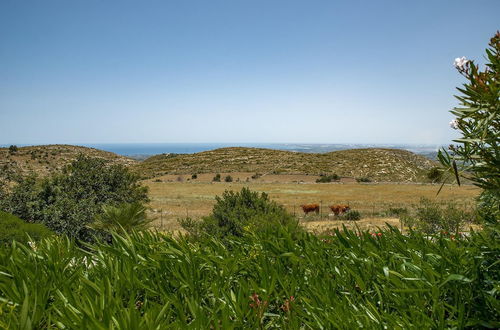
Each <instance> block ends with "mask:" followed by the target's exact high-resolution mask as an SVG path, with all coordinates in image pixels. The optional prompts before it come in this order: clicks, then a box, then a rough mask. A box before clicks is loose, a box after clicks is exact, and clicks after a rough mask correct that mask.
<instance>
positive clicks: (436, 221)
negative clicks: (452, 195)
mask: <svg viewBox="0 0 500 330" xmlns="http://www.w3.org/2000/svg"><path fill="white" fill-rule="evenodd" d="M474 218H475V212H473V211H470V210H461V209H459V208H458V206H457V204H456V203H453V202H449V203H448V204H446V205H440V204H438V203H437V202H434V201H431V200H429V199H426V198H422V199H421V200H420V203H419V205H418V206H417V207H416V211H415V214H414V215H405V216H403V217H402V218H401V221H402V223H403V224H404V225H405V226H408V227H410V228H415V229H418V230H420V231H422V232H424V233H426V234H435V233H438V232H442V231H445V232H452V233H458V232H459V231H460V229H461V228H462V227H463V226H464V225H465V224H466V223H470V222H472V221H474Z"/></svg>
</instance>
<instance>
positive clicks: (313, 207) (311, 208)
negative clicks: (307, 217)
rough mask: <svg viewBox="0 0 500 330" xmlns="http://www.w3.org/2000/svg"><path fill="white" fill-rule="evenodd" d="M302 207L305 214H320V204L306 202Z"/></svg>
mask: <svg viewBox="0 0 500 330" xmlns="http://www.w3.org/2000/svg"><path fill="white" fill-rule="evenodd" d="M300 207H301V208H302V210H303V211H304V213H305V214H308V213H309V212H316V214H319V204H304V205H301V206H300Z"/></svg>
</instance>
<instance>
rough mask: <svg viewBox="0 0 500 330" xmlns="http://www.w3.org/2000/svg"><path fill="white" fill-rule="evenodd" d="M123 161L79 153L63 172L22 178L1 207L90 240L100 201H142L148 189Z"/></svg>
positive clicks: (60, 230)
mask: <svg viewBox="0 0 500 330" xmlns="http://www.w3.org/2000/svg"><path fill="white" fill-rule="evenodd" d="M138 179H139V178H138V177H137V176H135V175H134V174H132V173H130V172H129V171H128V170H127V168H125V167H124V166H122V165H110V164H109V163H108V162H107V161H105V160H103V159H100V158H90V157H85V156H83V155H80V156H78V157H77V159H76V160H75V161H74V162H73V163H71V164H70V165H69V166H67V167H66V168H65V169H64V170H63V173H61V174H57V175H55V176H53V177H49V178H47V179H44V180H43V181H41V182H37V180H36V178H35V177H28V178H25V179H23V180H22V181H21V182H20V183H19V184H18V185H17V186H15V187H14V188H13V190H12V191H11V192H10V193H8V194H7V196H6V197H5V198H4V199H3V200H2V201H0V207H1V209H3V210H5V211H7V212H9V213H12V214H15V215H17V216H19V217H20V218H22V219H24V220H26V221H28V222H37V223H43V224H45V225H46V226H47V227H48V228H49V229H51V230H53V231H54V232H56V233H61V234H66V235H68V236H70V237H74V238H78V239H83V240H90V239H91V236H92V234H93V233H92V231H91V230H90V229H89V226H88V225H89V224H91V223H92V222H93V221H94V220H95V219H96V217H97V216H98V215H99V214H101V213H102V206H103V205H118V204H121V203H135V202H138V203H144V202H146V201H147V200H148V198H147V189H146V188H145V187H142V186H141V185H140V184H139V182H138Z"/></svg>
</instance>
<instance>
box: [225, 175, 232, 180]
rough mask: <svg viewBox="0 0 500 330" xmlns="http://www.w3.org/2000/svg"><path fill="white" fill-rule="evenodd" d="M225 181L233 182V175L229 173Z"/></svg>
mask: <svg viewBox="0 0 500 330" xmlns="http://www.w3.org/2000/svg"><path fill="white" fill-rule="evenodd" d="M224 181H225V182H233V177H232V176H230V175H227V176H226V177H225V178H224Z"/></svg>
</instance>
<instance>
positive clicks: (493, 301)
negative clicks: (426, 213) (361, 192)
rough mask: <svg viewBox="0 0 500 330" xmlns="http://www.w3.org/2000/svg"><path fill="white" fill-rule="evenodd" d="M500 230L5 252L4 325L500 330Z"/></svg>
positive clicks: (279, 236) (156, 241)
mask: <svg viewBox="0 0 500 330" xmlns="http://www.w3.org/2000/svg"><path fill="white" fill-rule="evenodd" d="M498 235H499V232H498V230H493V229H489V230H488V231H486V232H479V233H472V234H471V236H470V237H462V238H458V237H457V238H450V237H449V236H432V237H426V236H424V235H422V234H419V233H411V234H410V235H408V236H404V235H402V234H400V233H399V232H398V231H397V230H396V229H394V228H390V229H389V230H387V231H385V232H383V233H380V234H378V235H375V236H373V235H370V234H369V233H362V234H360V233H356V232H353V231H336V232H334V234H332V235H331V236H327V237H324V238H322V239H321V238H319V237H316V236H314V235H311V234H308V233H305V232H296V231H294V232H293V233H291V232H290V231H289V230H287V229H286V227H280V226H278V227H275V228H274V229H271V228H267V230H264V231H259V232H258V233H257V234H256V233H253V232H246V234H245V235H243V236H242V237H233V239H228V238H226V241H224V244H222V243H221V241H220V240H219V239H216V238H205V239H203V240H200V241H196V242H193V241H192V240H189V239H186V238H184V237H181V238H178V239H174V238H172V237H171V236H168V235H163V234H159V233H154V232H142V233H136V232H134V233H132V234H130V236H128V235H126V234H125V236H118V235H115V236H114V238H113V244H111V245H107V244H104V243H99V244H94V245H90V244H89V245H86V246H85V249H81V248H78V247H77V246H76V245H75V244H74V243H72V242H71V241H70V240H69V239H67V238H63V237H56V238H52V239H48V240H45V241H44V242H43V243H41V244H38V246H37V247H36V250H33V249H31V248H29V247H27V246H25V245H22V244H19V243H14V244H13V245H12V246H11V247H10V248H7V249H3V250H0V327H2V328H31V327H37V328H51V327H58V328H63V327H65V328H74V329H111V328H115V329H118V328H123V329H153V328H176V329H177V328H185V327H187V326H188V327H190V328H195V329H208V328H218V329H230V328H243V327H244V328H264V327H266V328H280V327H282V328H292V329H297V328H312V329H321V328H323V329H331V328H358V327H368V328H383V327H387V328H389V329H393V328H415V327H422V328H444V327H451V328H455V327H456V328H464V327H466V326H473V327H480V326H487V327H498V326H499V325H500V324H499V322H498V320H499V317H500V315H499V314H498V311H499V310H500V302H499V300H498V298H499V293H498V290H499V288H500V282H499V281H500V278H499V276H500V264H499V263H498V260H497V257H498V255H499V252H500V251H499V243H498V242H499V241H500V240H499V236H498Z"/></svg>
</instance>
